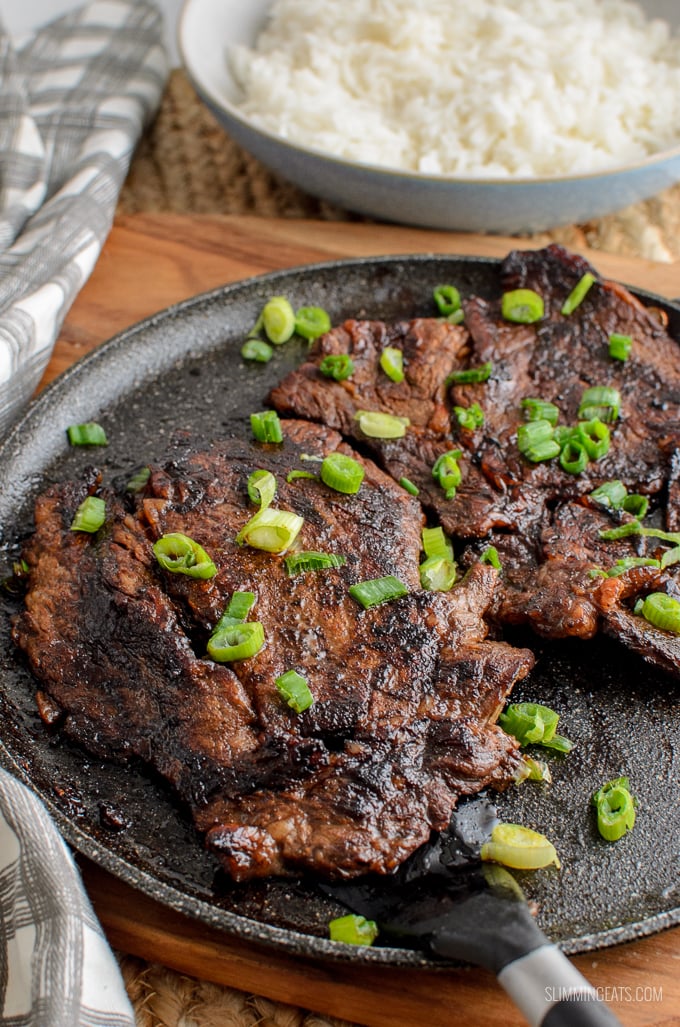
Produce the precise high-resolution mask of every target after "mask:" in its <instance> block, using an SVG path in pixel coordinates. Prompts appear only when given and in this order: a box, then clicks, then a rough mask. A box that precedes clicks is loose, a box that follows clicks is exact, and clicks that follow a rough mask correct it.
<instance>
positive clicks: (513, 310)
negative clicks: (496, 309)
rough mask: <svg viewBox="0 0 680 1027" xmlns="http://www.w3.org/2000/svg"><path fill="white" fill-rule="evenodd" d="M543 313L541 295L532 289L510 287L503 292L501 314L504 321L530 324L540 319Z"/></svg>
mask: <svg viewBox="0 0 680 1027" xmlns="http://www.w3.org/2000/svg"><path fill="white" fill-rule="evenodd" d="M544 313H545V307H544V304H543V297H542V296H539V294H538V293H537V292H534V290H533V289H512V290H511V291H510V292H504V293H503V297H502V299H501V314H502V315H503V317H504V318H505V320H506V321H512V322H514V323H515V324H524V325H530V324H534V322H535V321H540V320H541V318H542V317H543V314H544Z"/></svg>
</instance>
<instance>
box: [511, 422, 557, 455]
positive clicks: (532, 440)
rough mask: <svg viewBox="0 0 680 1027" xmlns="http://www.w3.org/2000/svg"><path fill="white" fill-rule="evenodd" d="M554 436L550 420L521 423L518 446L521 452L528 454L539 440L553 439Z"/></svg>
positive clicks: (547, 440) (518, 430)
mask: <svg viewBox="0 0 680 1027" xmlns="http://www.w3.org/2000/svg"><path fill="white" fill-rule="evenodd" d="M553 437H554V436H553V426H552V424H551V423H550V421H547V420H545V419H539V420H534V421H527V422H526V424H520V426H519V427H518V429H517V448H518V449H519V451H520V453H523V454H524V455H526V454H527V453H528V452H529V450H531V449H532V448H533V447H534V446H536V445H537V444H538V443H539V442H549V441H552V440H553ZM558 451H559V449H558Z"/></svg>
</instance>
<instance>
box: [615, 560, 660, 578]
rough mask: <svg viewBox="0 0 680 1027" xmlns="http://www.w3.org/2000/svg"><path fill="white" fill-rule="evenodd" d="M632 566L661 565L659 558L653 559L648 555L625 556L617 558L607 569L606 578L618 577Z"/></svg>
mask: <svg viewBox="0 0 680 1027" xmlns="http://www.w3.org/2000/svg"><path fill="white" fill-rule="evenodd" d="M633 567H658V568H660V567H661V560H655V559H653V558H652V557H649V556H626V557H625V558H624V559H622V560H617V561H616V563H615V564H614V566H613V567H610V569H609V570H608V571H607V577H608V578H618V577H619V576H620V575H621V574H625V573H626V571H629V570H631V569H632V568H633Z"/></svg>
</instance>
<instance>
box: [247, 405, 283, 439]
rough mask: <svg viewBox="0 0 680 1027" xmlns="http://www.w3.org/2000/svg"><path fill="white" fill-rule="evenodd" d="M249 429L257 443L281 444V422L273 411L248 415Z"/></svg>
mask: <svg viewBox="0 0 680 1027" xmlns="http://www.w3.org/2000/svg"><path fill="white" fill-rule="evenodd" d="M250 427H251V428H252V431H253V436H254V438H255V439H256V440H257V442H283V432H282V431H281V421H280V420H279V415H278V414H277V413H276V411H275V410H263V411H262V412H261V413H259V414H251V415H250Z"/></svg>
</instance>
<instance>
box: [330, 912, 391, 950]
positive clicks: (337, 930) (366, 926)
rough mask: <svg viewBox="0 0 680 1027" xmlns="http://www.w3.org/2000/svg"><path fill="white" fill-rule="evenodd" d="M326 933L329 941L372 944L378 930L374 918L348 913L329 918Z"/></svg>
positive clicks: (348, 943) (347, 943)
mask: <svg viewBox="0 0 680 1027" xmlns="http://www.w3.org/2000/svg"><path fill="white" fill-rule="evenodd" d="M328 933H329V937H330V939H331V941H342V942H344V943H345V944H346V945H372V944H373V942H374V941H375V939H376V938H377V937H378V934H379V931H378V925H377V924H376V922H375V921H374V920H367V919H366V917H364V916H357V915H356V914H355V913H348V914H347V916H339V917H336V918H335V920H331V921H330V923H329V924H328Z"/></svg>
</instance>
